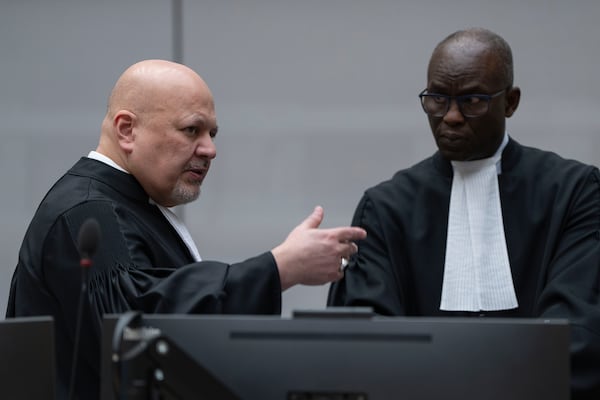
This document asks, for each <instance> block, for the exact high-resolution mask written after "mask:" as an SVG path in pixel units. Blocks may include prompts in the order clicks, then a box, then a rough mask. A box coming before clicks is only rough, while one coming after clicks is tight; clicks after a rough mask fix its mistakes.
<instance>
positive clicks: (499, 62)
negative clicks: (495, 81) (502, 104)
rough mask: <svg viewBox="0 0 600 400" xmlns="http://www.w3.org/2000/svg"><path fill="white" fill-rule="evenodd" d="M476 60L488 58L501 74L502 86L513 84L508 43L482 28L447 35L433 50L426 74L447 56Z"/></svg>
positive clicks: (511, 61)
mask: <svg viewBox="0 0 600 400" xmlns="http://www.w3.org/2000/svg"><path fill="white" fill-rule="evenodd" d="M449 55H451V56H453V57H462V58H464V59H468V58H471V59H476V58H481V57H482V56H489V59H493V64H494V68H496V69H497V71H498V72H499V73H500V74H501V77H500V78H501V79H502V80H503V81H504V86H506V87H509V86H512V84H513V58H512V51H511V49H510V46H509V45H508V43H507V42H506V41H505V40H504V39H503V38H502V37H501V36H499V35H498V34H496V33H494V32H492V31H490V30H487V29H484V28H470V29H465V30H460V31H456V32H454V33H452V34H450V35H448V36H447V37H446V38H445V39H444V40H442V41H441V42H440V43H439V44H438V45H437V46H436V47H435V49H434V50H433V54H432V55H431V60H430V62H429V68H428V74H429V72H430V71H431V68H432V67H434V66H435V64H437V63H439V62H440V61H442V60H443V59H444V58H445V57H447V56H449Z"/></svg>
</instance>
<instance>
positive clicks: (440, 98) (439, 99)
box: [431, 96, 446, 104]
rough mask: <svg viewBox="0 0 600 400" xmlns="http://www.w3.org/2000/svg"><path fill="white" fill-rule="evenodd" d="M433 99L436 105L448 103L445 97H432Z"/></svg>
mask: <svg viewBox="0 0 600 400" xmlns="http://www.w3.org/2000/svg"><path fill="white" fill-rule="evenodd" d="M431 97H432V98H433V101H435V102H436V103H440V104H443V103H445V102H446V98H445V97H444V96H431Z"/></svg>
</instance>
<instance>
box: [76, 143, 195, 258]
mask: <svg viewBox="0 0 600 400" xmlns="http://www.w3.org/2000/svg"><path fill="white" fill-rule="evenodd" d="M88 158H91V159H94V160H97V161H100V162H103V163H104V164H107V165H110V166H111V167H113V168H116V169H118V170H119V171H122V172H125V173H129V172H127V171H126V170H125V169H123V168H121V167H120V166H119V165H118V164H117V163H116V162H114V161H113V160H112V159H110V158H109V157H107V156H105V155H104V154H101V153H98V152H97V151H90V152H89V154H88ZM149 202H150V204H154V205H155V206H156V207H158V209H159V210H160V212H161V213H162V214H163V215H164V216H165V218H166V219H167V221H169V223H170V224H171V226H173V228H174V229H175V230H176V231H177V233H178V234H179V237H181V240H183V242H184V243H185V245H186V247H187V248H188V250H189V251H190V253H191V254H192V257H194V260H196V261H202V258H201V257H200V253H199V252H198V248H197V247H196V243H194V239H193V238H192V235H190V232H189V231H188V229H187V227H186V226H185V224H184V223H183V221H182V220H181V219H180V218H179V217H178V216H177V214H175V213H174V212H173V211H172V210H171V209H170V208H167V207H163V206H161V205H160V204H158V203H156V202H155V201H154V200H152V199H149Z"/></svg>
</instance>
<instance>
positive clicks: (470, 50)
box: [427, 41, 501, 87]
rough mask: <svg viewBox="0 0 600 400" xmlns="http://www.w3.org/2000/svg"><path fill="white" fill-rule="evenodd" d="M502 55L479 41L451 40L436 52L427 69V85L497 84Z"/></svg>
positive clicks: (474, 85)
mask: <svg viewBox="0 0 600 400" xmlns="http://www.w3.org/2000/svg"><path fill="white" fill-rule="evenodd" d="M498 66H499V62H498V57H497V56H496V55H495V54H494V53H493V52H492V51H491V50H490V48H489V46H487V45H485V44H484V43H481V42H478V41H457V42H449V43H447V44H445V45H442V46H439V47H438V48H436V50H435V51H434V52H433V54H432V56H431V60H430V62H429V66H428V69H427V84H428V87H430V86H431V85H433V86H436V85H442V84H444V85H451V86H472V87H480V86H483V87H485V86H494V82H495V81H496V80H498V79H501V76H499V71H500V70H499V68H498Z"/></svg>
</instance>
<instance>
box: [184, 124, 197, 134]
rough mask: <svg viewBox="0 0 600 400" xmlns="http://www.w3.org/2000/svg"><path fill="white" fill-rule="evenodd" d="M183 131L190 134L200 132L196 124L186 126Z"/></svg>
mask: <svg viewBox="0 0 600 400" xmlns="http://www.w3.org/2000/svg"><path fill="white" fill-rule="evenodd" d="M183 131H184V132H185V133H187V134H189V135H195V134H196V133H197V132H198V128H197V127H195V126H188V127H187V128H184V129H183Z"/></svg>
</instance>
